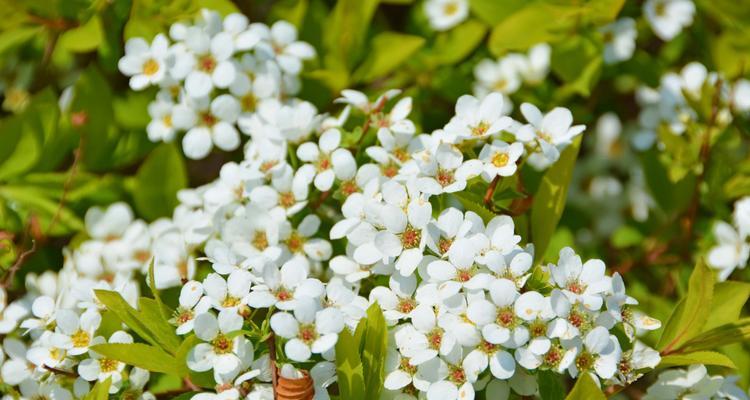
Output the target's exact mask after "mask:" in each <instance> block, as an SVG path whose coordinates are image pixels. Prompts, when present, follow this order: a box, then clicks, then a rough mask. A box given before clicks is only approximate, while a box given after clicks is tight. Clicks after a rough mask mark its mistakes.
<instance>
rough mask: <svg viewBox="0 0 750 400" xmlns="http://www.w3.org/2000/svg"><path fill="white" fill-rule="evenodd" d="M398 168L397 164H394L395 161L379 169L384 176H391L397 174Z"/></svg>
mask: <svg viewBox="0 0 750 400" xmlns="http://www.w3.org/2000/svg"><path fill="white" fill-rule="evenodd" d="M398 169H399V167H398V165H396V164H395V163H389V164H388V165H384V166H383V167H382V168H381V171H382V172H383V175H384V176H386V177H388V178H393V177H394V176H396V174H398Z"/></svg>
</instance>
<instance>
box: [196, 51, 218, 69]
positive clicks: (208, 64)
mask: <svg viewBox="0 0 750 400" xmlns="http://www.w3.org/2000/svg"><path fill="white" fill-rule="evenodd" d="M215 68H216V59H215V58H213V57H212V56H210V55H205V56H203V57H201V58H200V59H198V69H199V70H201V71H203V72H208V73H211V72H214V69H215Z"/></svg>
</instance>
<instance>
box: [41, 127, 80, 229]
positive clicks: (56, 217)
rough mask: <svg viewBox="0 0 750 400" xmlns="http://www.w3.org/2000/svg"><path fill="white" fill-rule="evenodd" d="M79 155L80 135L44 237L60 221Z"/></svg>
mask: <svg viewBox="0 0 750 400" xmlns="http://www.w3.org/2000/svg"><path fill="white" fill-rule="evenodd" d="M81 154H83V135H81V139H80V140H79V142H78V148H77V149H75V150H74V151H73V164H71V166H70V174H68V178H67V179H65V183H64V184H63V192H62V195H60V202H59V203H58V204H57V209H56V210H55V215H54V216H52V220H51V221H50V223H49V225H47V230H45V231H44V234H45V236H49V233H50V232H51V231H52V227H53V226H54V225H55V224H56V223H57V221H58V220H59V219H60V213H62V209H63V207H64V206H65V197H66V196H67V195H68V192H69V191H70V185H71V184H72V183H73V180H74V179H75V176H76V173H77V172H78V164H79V162H80V160H81Z"/></svg>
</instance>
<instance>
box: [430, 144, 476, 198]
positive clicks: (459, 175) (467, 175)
mask: <svg viewBox="0 0 750 400" xmlns="http://www.w3.org/2000/svg"><path fill="white" fill-rule="evenodd" d="M463 158H464V156H463V153H461V152H460V151H459V150H458V149H457V148H455V147H454V146H452V145H449V144H447V143H443V144H441V145H440V146H438V149H437V152H436V154H435V157H434V161H433V162H431V163H427V164H424V165H423V166H422V168H421V172H422V175H425V176H423V177H421V178H419V179H417V183H416V184H417V188H418V189H419V190H420V191H422V192H424V193H427V194H432V195H438V194H441V193H454V192H458V191H460V190H464V189H465V188H466V181H467V180H469V179H471V178H473V177H476V176H478V175H479V174H480V173H481V172H482V162H481V161H479V160H466V161H464V159H463Z"/></svg>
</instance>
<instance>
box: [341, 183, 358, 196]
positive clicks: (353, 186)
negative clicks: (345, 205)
mask: <svg viewBox="0 0 750 400" xmlns="http://www.w3.org/2000/svg"><path fill="white" fill-rule="evenodd" d="M357 192H359V186H357V182H355V181H353V180H352V181H346V182H343V183H341V193H343V194H344V196H350V195H352V194H354V193H357Z"/></svg>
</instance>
